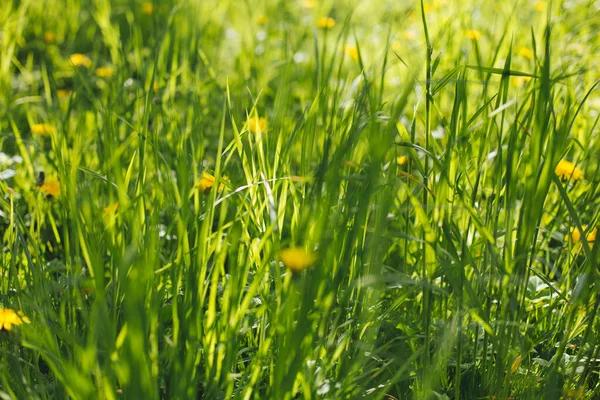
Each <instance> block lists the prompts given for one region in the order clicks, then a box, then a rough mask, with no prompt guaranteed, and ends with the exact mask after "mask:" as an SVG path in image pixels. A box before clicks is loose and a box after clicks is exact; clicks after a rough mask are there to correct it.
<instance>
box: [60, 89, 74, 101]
mask: <svg viewBox="0 0 600 400" xmlns="http://www.w3.org/2000/svg"><path fill="white" fill-rule="evenodd" d="M56 95H57V96H58V98H59V99H66V98H68V97H69V96H70V95H71V91H70V90H66V89H58V90H57V91H56Z"/></svg>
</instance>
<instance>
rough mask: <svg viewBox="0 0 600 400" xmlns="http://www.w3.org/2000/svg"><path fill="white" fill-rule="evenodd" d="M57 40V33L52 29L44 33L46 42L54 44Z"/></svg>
mask: <svg viewBox="0 0 600 400" xmlns="http://www.w3.org/2000/svg"><path fill="white" fill-rule="evenodd" d="M55 41H56V33H54V32H52V31H48V32H45V33H44V42H46V44H52V43H54V42H55Z"/></svg>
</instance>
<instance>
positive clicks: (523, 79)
mask: <svg viewBox="0 0 600 400" xmlns="http://www.w3.org/2000/svg"><path fill="white" fill-rule="evenodd" d="M529 81H531V77H530V76H513V77H512V84H513V86H514V87H521V86H525V85H526V84H527V83H529Z"/></svg>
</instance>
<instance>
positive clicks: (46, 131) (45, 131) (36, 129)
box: [31, 124, 56, 136]
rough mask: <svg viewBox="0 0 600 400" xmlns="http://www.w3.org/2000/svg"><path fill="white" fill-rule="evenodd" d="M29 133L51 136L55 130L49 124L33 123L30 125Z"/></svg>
mask: <svg viewBox="0 0 600 400" xmlns="http://www.w3.org/2000/svg"><path fill="white" fill-rule="evenodd" d="M31 133H33V134H34V135H40V136H51V135H54V133H56V130H55V129H54V127H53V126H52V125H50V124H33V125H31Z"/></svg>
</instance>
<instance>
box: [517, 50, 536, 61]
mask: <svg viewBox="0 0 600 400" xmlns="http://www.w3.org/2000/svg"><path fill="white" fill-rule="evenodd" d="M519 54H520V55H522V56H523V57H525V58H528V59H530V60H533V51H532V50H531V49H528V48H527V47H521V48H520V49H519Z"/></svg>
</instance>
